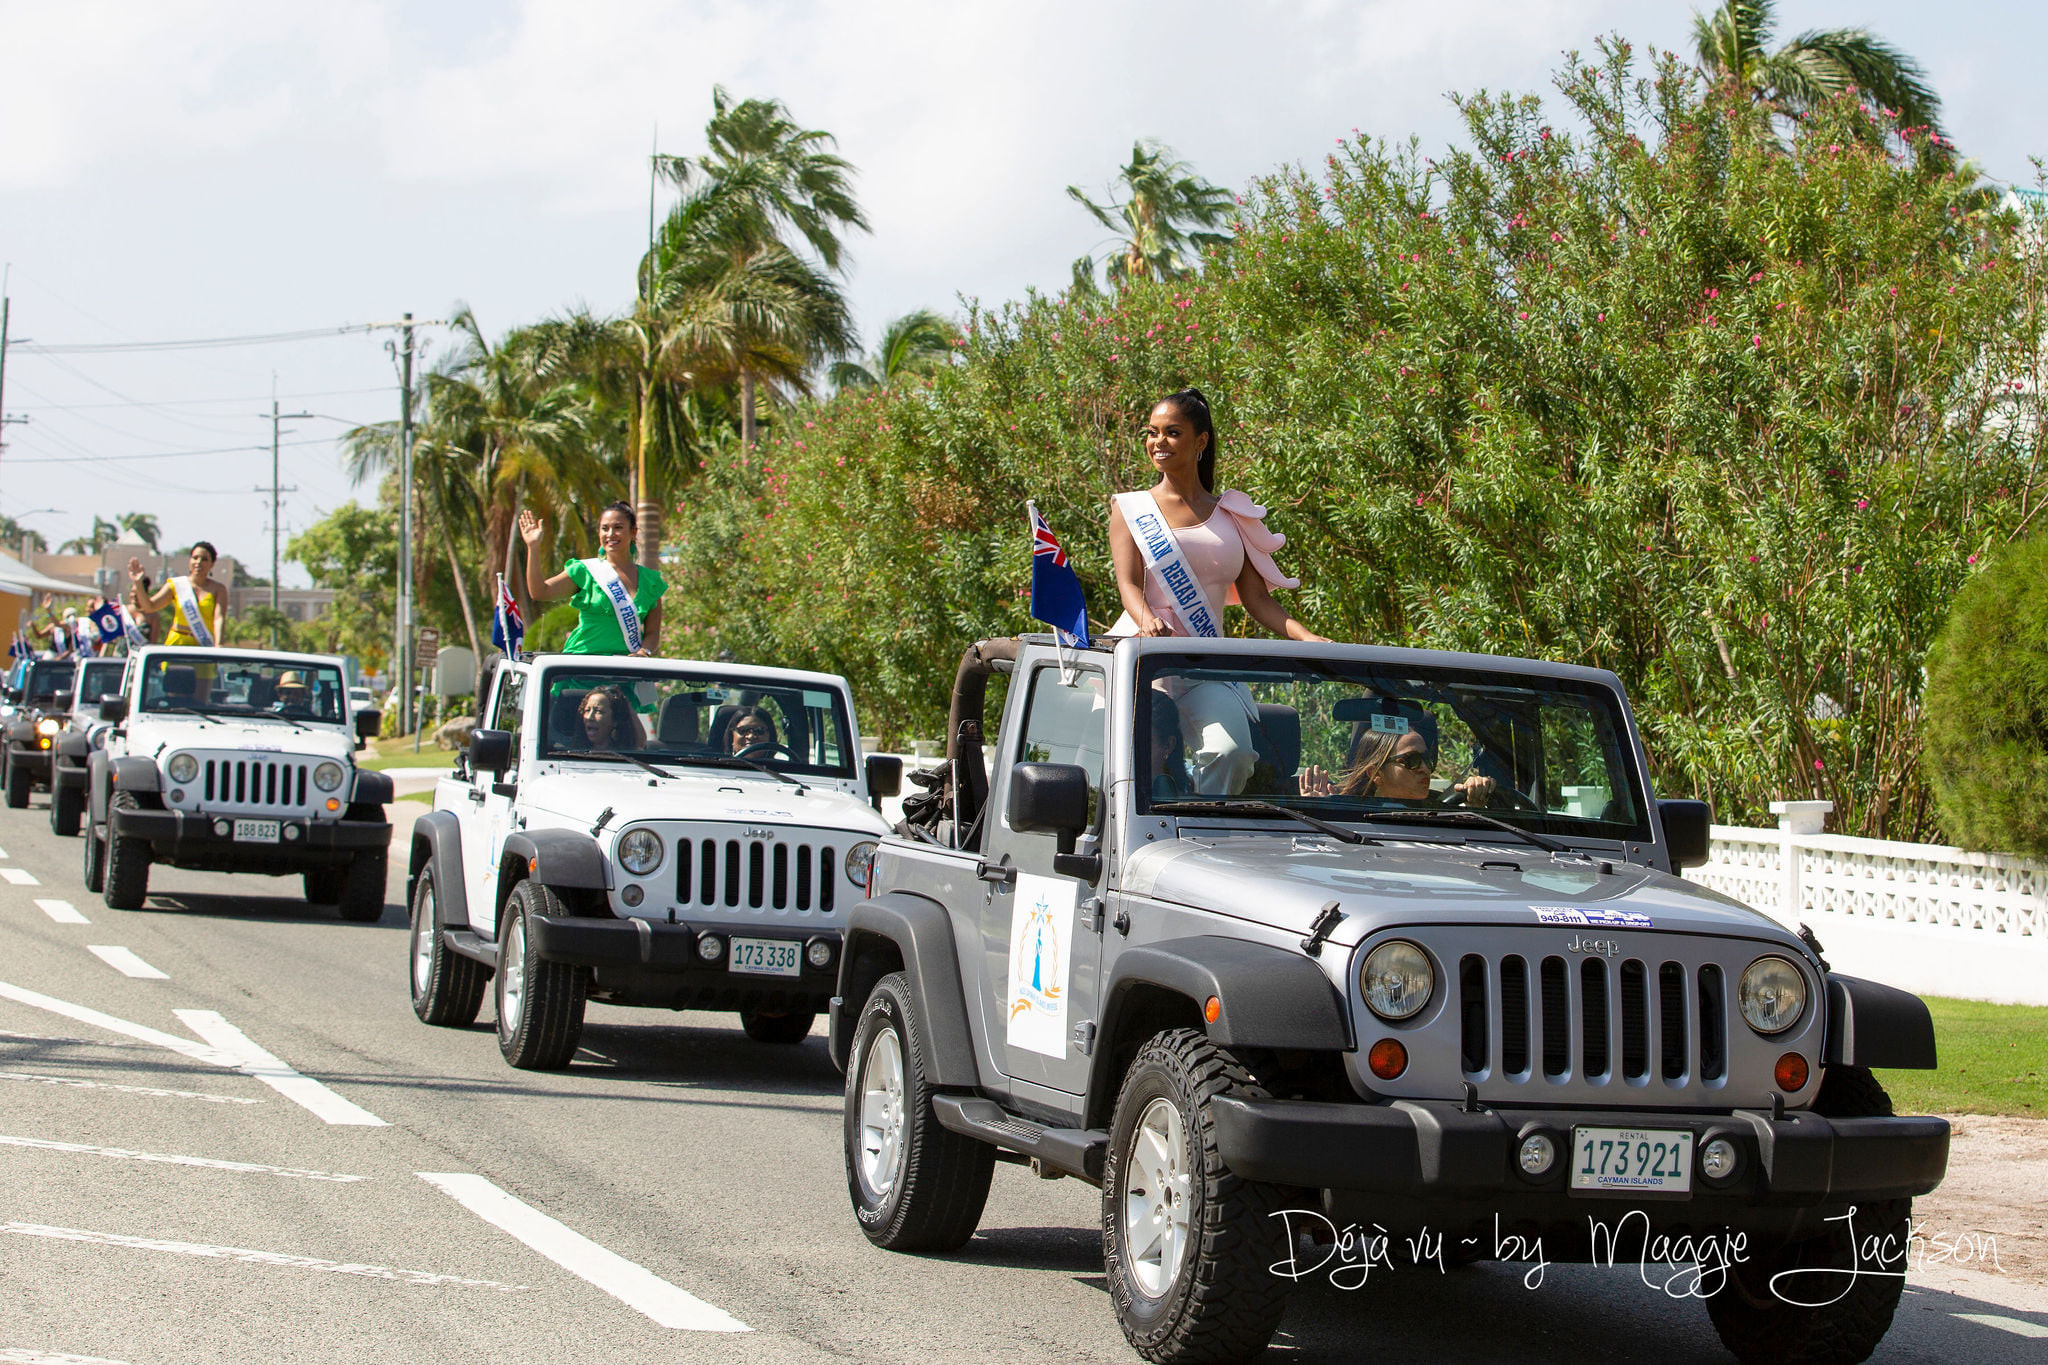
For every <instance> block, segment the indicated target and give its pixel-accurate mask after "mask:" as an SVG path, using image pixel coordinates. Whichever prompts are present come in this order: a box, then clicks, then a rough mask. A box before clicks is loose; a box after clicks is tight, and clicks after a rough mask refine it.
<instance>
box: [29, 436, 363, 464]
mask: <svg viewBox="0 0 2048 1365" xmlns="http://www.w3.org/2000/svg"><path fill="white" fill-rule="evenodd" d="M340 439H341V438H340V437H338V436H328V437H322V438H316V439H314V440H311V441H285V442H282V443H281V444H283V445H287V446H324V445H332V444H333V443H334V442H335V441H338V440H340ZM268 449H270V447H269V446H267V445H262V446H215V447H214V448H212V449H210V450H157V451H150V452H149V453H147V454H143V455H61V456H45V457H41V458H38V457H35V456H31V457H29V458H28V459H22V458H20V457H18V456H10V457H9V458H8V460H7V462H6V463H7V464H8V466H9V467H10V468H11V467H12V466H14V465H18V464H107V463H110V462H112V461H116V460H185V459H190V458H192V457H193V456H195V455H238V454H240V453H242V452H243V451H247V450H259V451H260V450H268Z"/></svg>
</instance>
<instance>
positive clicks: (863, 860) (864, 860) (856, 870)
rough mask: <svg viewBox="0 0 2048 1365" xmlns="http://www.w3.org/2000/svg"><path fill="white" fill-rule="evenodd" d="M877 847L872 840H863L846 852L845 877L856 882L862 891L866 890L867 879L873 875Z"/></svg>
mask: <svg viewBox="0 0 2048 1365" xmlns="http://www.w3.org/2000/svg"><path fill="white" fill-rule="evenodd" d="M877 847H878V845H877V844H876V843H875V841H874V840H873V839H863V840H861V841H860V842H859V843H857V844H855V845H854V846H853V847H852V848H849V849H848V850H846V875H847V876H848V877H850V878H852V879H853V880H854V881H855V882H857V883H858V884H859V885H860V889H861V890H863V891H865V890H867V888H868V878H870V877H872V876H873V875H874V873H875V849H876V848H877Z"/></svg>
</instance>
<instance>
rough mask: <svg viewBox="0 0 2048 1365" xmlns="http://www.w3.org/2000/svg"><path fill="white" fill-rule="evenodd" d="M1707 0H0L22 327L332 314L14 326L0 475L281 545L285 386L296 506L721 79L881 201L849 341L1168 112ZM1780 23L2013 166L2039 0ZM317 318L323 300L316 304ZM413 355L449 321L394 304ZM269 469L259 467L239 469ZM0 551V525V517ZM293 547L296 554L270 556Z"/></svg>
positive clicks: (1419, 101)
mask: <svg viewBox="0 0 2048 1365" xmlns="http://www.w3.org/2000/svg"><path fill="white" fill-rule="evenodd" d="M1692 8H1693V7H1692V6H1691V5H1688V4H1683V3H1677V4H1667V3H1633V4H1629V3H1619V2H1618V0H1512V2H1502V0H1427V2H1426V3H1424V2H1420V0H1353V3H1340V2H1339V0H1296V2H1295V3H1269V2H1268V0H1236V2H1235V3H1219V2H1217V0H1176V2H1175V3H1150V2H1149V0H1148V2H1146V3H1136V2H1133V3H1118V0H1093V3H1082V4H1064V3H1030V2H1029V0H1015V2H1014V3H1009V4H1002V5H996V4H985V3H984V4H973V3H959V0H953V3H919V2H915V0H864V2H863V3H844V4H842V3H809V4H804V3H789V2H786V0H785V2H778V0H748V2H747V3H662V2H661V0H580V2H578V3H557V2H554V0H508V2H507V3H502V4H483V3H473V2H472V0H443V2H440V3H426V4H421V3H414V4H409V5H408V4H399V3H378V2H377V0H323V3H322V4H320V5H278V4H275V3H253V4H250V3H234V2H231V0H180V3H178V4H175V5H165V4H160V3H154V2H153V0H133V2H132V3H126V4H112V3H95V2H94V0H66V3H63V4H51V3H49V2H48V0H0V53H4V54H6V66H5V78H4V80H0V262H4V263H6V264H7V266H8V278H7V283H6V292H7V294H8V295H9V297H10V298H11V308H12V317H11V325H10V332H11V335H12V336H13V337H14V338H15V339H16V341H17V342H20V341H21V340H22V339H24V338H26V339H28V342H29V343H31V344H33V343H41V344H52V345H62V346H76V345H106V344H109V343H133V342H157V341H168V340H186V339H203V338H223V337H241V336H248V335H255V334H275V333H302V332H311V331H322V332H328V334H327V335H324V336H320V337H317V338H314V339H309V340H300V341H293V342H277V343H270V344H263V345H237V346H225V347H214V348H206V349H183V350H175V351H155V352H105V351H101V352H65V353H61V354H38V353H36V352H35V351H34V350H33V349H32V345H31V346H30V347H24V346H16V347H15V348H14V349H12V350H11V352H10V354H9V356H8V358H7V365H6V373H5V377H4V382H5V386H6V387H5V393H4V405H5V412H6V415H7V416H9V417H11V418H12V417H22V418H26V419H28V420H27V421H26V422H25V423H15V424H10V425H7V426H5V427H0V436H4V439H5V445H4V448H0V512H4V513H6V514H7V515H9V516H12V517H15V518H17V519H19V520H21V521H23V522H24V523H25V524H27V525H29V526H32V527H34V528H35V529H37V530H39V531H41V532H42V533H43V534H44V535H45V536H46V537H47V538H48V539H49V541H50V542H51V543H52V544H53V545H54V544H56V543H58V542H61V541H63V540H66V539H69V538H70V537H72V536H76V535H81V534H84V533H85V532H86V531H87V530H88V528H89V527H90V525H91V521H92V518H93V517H94V516H95V515H100V516H104V517H107V518H108V519H110V520H111V519H113V518H114V517H115V516H117V515H118V514H120V513H124V512H132V511H147V512H150V513H152V514H154V515H155V516H156V517H157V518H158V520H159V522H160V524H161V526H162V528H163V533H164V538H165V545H166V548H169V547H171V546H173V545H179V546H182V545H185V544H189V543H190V542H191V541H192V540H194V539H197V538H206V539H210V540H213V541H215V542H216V543H218V544H219V546H220V547H221V549H222V551H223V552H224V553H228V554H233V555H235V556H237V557H238V558H241V559H243V560H244V561H245V562H247V563H248V564H249V565H250V566H251V567H252V568H254V569H255V570H257V571H258V572H262V573H268V571H269V560H270V553H271V547H270V541H271V518H270V503H271V498H270V493H269V491H268V490H269V486H270V482H271V451H270V437H271V422H270V418H269V412H270V403H271V396H272V393H273V390H274V391H275V392H276V394H277V395H278V398H279V402H280V405H281V407H282V409H283V410H284V411H285V412H308V413H312V414H315V415H314V416H312V417H308V418H302V419H298V420H294V421H290V422H286V423H284V424H283V435H282V437H281V440H280V445H279V452H278V454H279V468H280V480H279V482H280V483H281V484H282V485H283V486H285V487H286V488H288V489H290V490H292V491H289V492H286V493H284V494H283V495H282V498H281V508H282V516H281V518H280V525H281V527H282V536H283V539H285V540H286V541H288V540H289V538H290V535H291V533H292V532H293V531H295V530H300V529H303V528H304V527H306V526H307V525H309V524H311V523H313V522H315V521H317V520H319V519H320V518H321V517H322V516H323V515H325V514H326V513H327V512H329V511H331V510H332V509H333V508H335V507H336V506H339V505H341V504H343V503H345V502H348V501H349V500H351V499H366V498H367V496H368V493H369V490H368V489H367V488H359V487H357V486H354V485H352V484H351V483H350V481H349V479H348V477H347V474H346V472H345V470H344V468H343V464H342V459H341V452H340V448H339V446H338V444H337V443H336V441H335V439H334V438H335V437H336V436H337V435H338V434H339V433H340V432H342V431H344V430H346V429H347V427H348V426H349V425H351V424H354V423H359V422H368V421H378V420H384V419H387V418H390V417H393V416H395V415H396V413H397V407H398V399H397V375H396V369H395V367H394V363H393V359H392V357H391V356H390V355H389V354H388V353H387V351H386V349H385V347H386V343H387V342H389V341H390V340H391V339H392V338H393V337H394V335H395V333H393V332H391V331H388V330H387V331H360V330H358V331H350V332H345V333H344V332H340V331H339V329H341V328H343V327H345V326H357V327H360V326H361V325H364V324H374V323H384V322H390V321H394V320H396V319H397V318H399V317H400V316H401V315H402V314H404V313H406V312H411V313H412V314H413V315H414V316H415V317H416V318H418V319H421V320H434V319H443V318H446V317H447V316H449V313H450V310H451V309H452V308H453V307H454V306H455V305H456V304H457V303H458V302H462V303H467V304H468V305H469V306H470V307H472V308H473V309H474V310H475V312H476V314H477V317H478V319H479V321H480V322H481V323H482V325H483V326H484V328H485V329H486V331H488V332H490V333H491V334H493V335H495V334H498V333H501V332H503V331H504V330H506V329H507V328H510V327H513V326H516V325H518V324H521V323H525V322H531V321H534V320H537V319H539V318H542V317H545V316H548V315H551V314H556V313H560V312H563V311H566V310H568V309H570V308H572V307H576V306H579V305H583V306H588V307H590V308H593V309H597V310H600V311H607V310H616V309H618V308H620V307H622V306H623V305H625V304H626V303H628V302H629V301H630V299H631V295H632V289H633V270H634V265H635V262H636V261H637V259H638V256H639V253H640V251H641V250H642V249H643V248H644V246H645V244H646V238H647V215H648V175H647V167H648V163H647V154H648V152H649V150H650V149H651V148H652V147H654V146H656V145H658V146H659V147H660V149H661V150H662V151H663V152H665V153H670V154H681V155H694V154H697V153H699V152H701V151H702V149H703V137H702V129H703V125H704V121H705V119H706V118H707V117H708V116H709V114H710V107H711V89H712V87H713V86H714V85H724V86H725V87H726V88H727V89H728V90H730V91H732V92H733V93H734V94H735V95H736V96H742V97H744V96H767V97H774V98H779V99H781V100H783V101H784V102H785V103H786V104H787V105H788V106H789V108H790V110H791V112H792V113H793V115H794V116H795V117H796V119H797V120H798V121H799V122H800V123H802V124H804V125H805V126H808V127H814V128H823V129H826V130H828V131H830V132H832V133H833V134H835V135H836V136H837V138H838V139H839V147H840V151H841V152H842V153H843V154H844V155H845V156H846V157H847V158H848V159H849V160H851V161H852V162H853V163H854V165H855V166H856V167H858V168H859V181H858V189H859V194H860V199H861V202H862V204H863V206H864V208H865V210H866V212H867V214H868V217H869V219H870V220H871V223H872V225H873V233H872V235H870V236H864V237H857V238H855V239H854V240H853V242H852V244H851V263H850V267H849V270H848V274H847V281H846V284H847V292H848V296H849V298H850V300H851V302H852V304H853V308H854V312H855V320H856V322H857V323H858V325H859V326H860V328H861V331H862V334H863V335H864V336H865V337H866V338H868V339H869V340H870V341H872V339H873V338H874V336H875V335H876V334H877V333H878V332H879V331H880V330H881V327H882V326H883V325H884V324H885V323H886V322H887V320H888V319H890V318H892V317H895V316H898V315H900V314H902V313H905V312H909V311H911V310H913V309H916V308H924V307H932V308H939V309H942V310H948V311H959V310H960V308H961V306H962V305H961V300H962V299H963V298H978V299H980V300H981V301H982V302H984V303H988V304H997V303H1000V302H1002V301H1004V300H1006V299H1012V298H1018V297H1021V296H1022V295H1023V293H1024V291H1025V290H1026V289H1028V288H1032V287H1037V288H1041V289H1045V290H1048V291H1050V290H1056V289H1058V288H1060V287H1062V286H1063V285H1064V284H1065V283H1066V281H1067V278H1068V275H1069V268H1070V265H1071V263H1072V261H1073V260H1074V258H1075V257H1077V256H1079V255H1081V254H1083V253H1084V252H1089V251H1095V252H1097V253H1100V251H1101V250H1103V249H1104V248H1105V247H1106V246H1107V245H1108V243H1107V240H1106V237H1105V234H1104V232H1103V230H1102V229H1101V227H1100V226H1099V225H1098V224H1096V223H1094V222H1093V221H1092V220H1091V219H1090V218H1089V217H1088V216H1087V215H1086V214H1085V213H1084V212H1083V210H1081V209H1080V207H1079V206H1077V205H1075V204H1074V203H1073V202H1072V201H1071V200H1069V199H1068V198H1067V196H1066V187H1067V186H1068V185H1070V184H1071V185H1080V186H1081V187H1082V188H1083V189H1085V190H1087V191H1089V192H1090V193H1092V194H1094V195H1095V197H1096V198H1098V199H1101V198H1103V197H1104V196H1105V194H1106V192H1107V190H1108V185H1109V181H1110V179H1111V177H1112V176H1113V174H1114V172H1115V169H1116V168H1117V167H1118V166H1119V165H1121V164H1122V163H1123V162H1124V161H1126V160H1127V159H1128V158H1129V156H1130V151H1131V144H1132V141H1133V140H1134V139H1136V138H1139V137H1146V138H1156V139H1159V140H1161V141H1163V142H1165V143H1167V144H1168V145H1170V146H1171V147H1172V148H1173V149H1174V150H1175V151H1176V152H1177V153H1178V154H1179V155H1180V156H1182V157H1184V158H1186V159H1187V160H1189V161H1191V162H1192V163H1193V164H1194V165H1195V167H1196V169H1197V170H1198V171H1199V172H1200V173H1201V174H1202V175H1204V176H1205V177H1206V178H1208V179H1210V180H1212V181H1215V182H1217V183H1219V184H1222V185H1226V186H1231V187H1239V186H1242V185H1244V184H1245V183H1246V182H1248V181H1249V180H1251V179H1252V178H1254V177H1256V176H1258V175H1261V174H1264V173H1267V172H1269V171H1271V170H1273V169H1275V168H1277V167H1279V166H1280V165H1282V164H1285V163H1290V162H1300V163H1309V164H1314V163H1317V162H1319V161H1320V160H1321V158H1322V157H1323V155H1324V154H1325V153H1326V152H1328V151H1329V150H1330V149H1331V148H1332V147H1333V145H1334V143H1335V142H1336V140H1337V139H1339V138H1344V137H1351V136H1353V135H1354V134H1353V130H1354V129H1356V130H1358V131H1359V133H1360V134H1362V135H1365V136H1373V137H1385V138H1389V139H1406V138H1407V137H1409V136H1411V135H1413V136H1416V137H1419V138H1420V139H1421V141H1422V142H1423V144H1424V146H1425V148H1426V149H1427V148H1431V147H1440V146H1443V145H1445V144H1447V143H1449V142H1451V141H1453V140H1454V139H1455V138H1456V136H1457V125H1456V114H1455V111H1454V110H1453V109H1452V108H1451V105H1450V103H1449V100H1448V98H1447V97H1448V95H1449V94H1450V93H1451V92H1454V91H1462V92H1471V91H1476V90H1479V89H1496V90H1498V89H1508V90H1517V91H1528V92H1535V93H1540V94H1545V95H1552V96H1553V97H1554V92H1552V91H1551V88H1550V84H1549V82H1550V75H1551V72H1552V71H1553V70H1554V69H1555V68H1556V67H1557V65H1558V64H1559V63H1560V61H1561V58H1562V54H1564V53H1565V52H1567V51H1570V50H1573V49H1577V50H1581V51H1590V50H1591V49H1592V47H1593V45H1594V44H1595V42H1596V41H1597V39H1598V38H1599V37H1600V36H1601V35H1603V34H1609V33H1620V34H1622V35H1624V36H1626V37H1628V38H1630V39H1631V40H1632V41H1634V42H1635V43H1636V44H1637V45H1638V47H1639V48H1657V49H1663V48H1670V49H1675V50H1680V51H1685V50H1688V48H1689V33H1690V26H1691V14H1692ZM1778 14H1779V19H1778V35H1779V37H1780V39H1783V38H1785V37H1789V36H1791V35H1792V34H1794V33H1797V32H1799V31H1802V30H1805V29H1809V28H1827V27H1836V26H1844V25H1855V24H1861V25H1865V26H1867V27H1869V28H1871V29H1873V30H1875V31H1876V32H1877V33H1878V34H1880V35H1881V36H1883V37H1884V38H1886V39H1888V40H1889V41H1891V42H1892V43H1894V44H1895V45H1897V46H1899V47H1901V48H1903V49H1904V50H1905V51H1907V52H1909V53H1911V54H1912V55H1914V56H1915V57H1916V58H1917V59H1918V60H1919V61H1920V62H1921V63H1922V64H1923V65H1924V66H1925V67H1926V68H1927V70H1928V72H1929V74H1930V75H1931V77H1932V79H1933V83H1934V85H1935V88H1936V89H1937V90H1938V91H1939V92H1940V93H1941V95H1942V97H1943V100H1944V103H1945V106H1946V115H1945V119H1944V123H1945V131H1946V132H1947V133H1948V134H1950V135H1951V136H1953V137H1954V138H1955V139H1956V140H1957V142H1958V143H1959V144H1960V146H1961V148H1962V150H1963V152H1964V154H1965V155H1968V156H1971V157H1973V158H1974V159H1976V160H1977V161H1978V162H1979V163H1980V165H1981V166H1982V167H1983V169H1984V171H1985V172H1986V173H1987V174H1988V175H1989V176H1991V177H1993V178H1995V179H1998V180H2003V181H2018V182H2020V183H2031V181H2032V179H2033V176H2034V171H2033V168H2032V166H2031V164H2030V157H2032V156H2035V155H2040V154H2044V153H2048V133H2044V131H2043V129H2042V127H2041V124H2040V120H2039V117H2038V114H2037V112H2036V111H2037V110H2038V108H2039V106H2040V100H2039V96H2038V85H2039V81H2040V76H2039V53H2040V52H2041V51H2042V50H2043V49H2044V47H2048V6H2041V5H2031V4H2021V3H2017V0H1987V2H1986V3H1971V2H1970V0H1964V2H1963V3H1951V4H1946V5H1927V4H1924V3H1923V4H1907V3H1903V2H1902V0H1780V3H1779V5H1778ZM329 329H333V330H331V331H330V330H329ZM417 335H418V337H419V339H420V344H421V346H422V348H423V361H422V363H431V362H432V361H433V359H434V358H435V357H436V356H438V355H441V354H444V353H445V352H446V351H447V350H448V349H449V341H448V337H447V333H446V331H445V330H444V329H441V328H438V327H431V326H429V327H424V328H422V329H421V330H420V331H419V332H418V334H417ZM259 489H261V490H262V491H258V490H259ZM10 548H11V547H10ZM284 581H285V582H286V583H288V584H291V583H304V581H305V577H304V574H303V572H301V571H299V570H296V569H295V568H293V567H292V566H290V565H286V566H285V568H284Z"/></svg>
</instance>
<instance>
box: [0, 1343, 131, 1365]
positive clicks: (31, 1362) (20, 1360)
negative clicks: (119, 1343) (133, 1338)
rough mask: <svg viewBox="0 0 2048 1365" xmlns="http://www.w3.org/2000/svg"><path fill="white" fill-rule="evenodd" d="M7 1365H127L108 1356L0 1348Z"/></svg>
mask: <svg viewBox="0 0 2048 1365" xmlns="http://www.w3.org/2000/svg"><path fill="white" fill-rule="evenodd" d="M0 1362H5V1365H125V1362H123V1361H119V1360H110V1359H108V1358H107V1357H106V1356H74V1355H66V1354H65V1353H64V1352H62V1351H38V1350H37V1349H36V1348H35V1347H33V1346H0Z"/></svg>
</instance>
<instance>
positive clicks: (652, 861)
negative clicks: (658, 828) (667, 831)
mask: <svg viewBox="0 0 2048 1365" xmlns="http://www.w3.org/2000/svg"><path fill="white" fill-rule="evenodd" d="M619 863H620V865H621V866H623V867H624V868H625V869H626V871H628V872H630V873H632V874H633V875H634V876H636V877H644V876H646V875H647V874H648V873H650V872H652V871H654V869H655V868H657V867H660V866H661V836H660V835H659V834H656V833H655V832H654V831H653V830H651V829H629V830H627V831H626V832H625V834H624V836H622V837H621V838H620V839H619Z"/></svg>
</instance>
